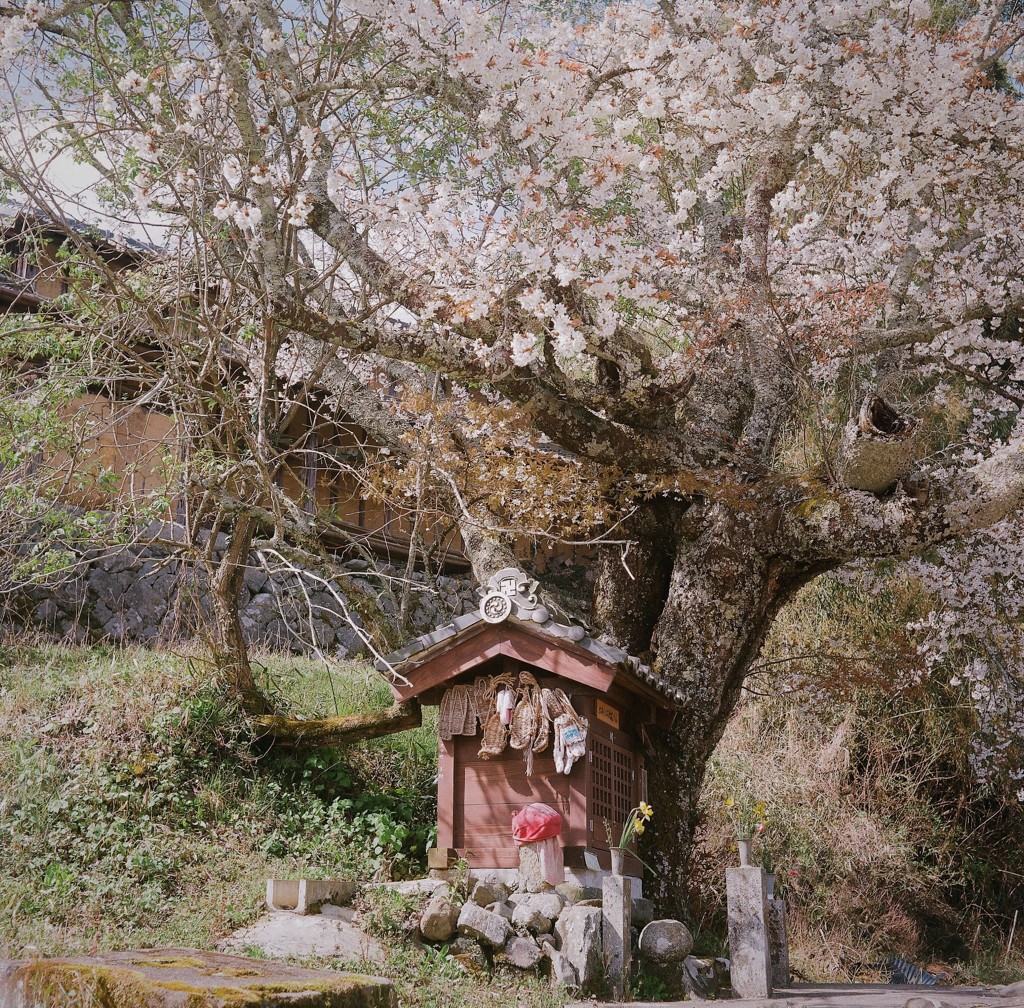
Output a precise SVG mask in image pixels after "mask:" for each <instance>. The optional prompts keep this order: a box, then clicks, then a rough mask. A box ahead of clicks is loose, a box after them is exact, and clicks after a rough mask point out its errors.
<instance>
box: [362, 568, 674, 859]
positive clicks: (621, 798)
mask: <svg viewBox="0 0 1024 1008" xmlns="http://www.w3.org/2000/svg"><path fill="white" fill-rule="evenodd" d="M536 588H537V585H536V582H531V581H530V580H529V578H527V576H526V575H524V574H523V573H522V572H521V571H518V570H515V569H508V570H505V571H500V572H499V573H498V574H496V575H495V576H494V577H493V578H491V580H490V581H489V582H488V585H487V588H486V590H485V593H484V597H483V600H482V602H481V608H480V611H478V612H473V613H469V614H467V615H465V616H461V617H459V618H458V619H456V620H454V621H453V622H452V623H450V624H447V625H445V626H442V627H439V628H438V629H437V630H435V631H433V632H432V633H430V634H424V635H423V636H422V637H418V638H416V639H415V640H414V641H411V642H410V643H409V644H408V645H406V647H404V648H403V649H401V650H400V651H398V652H396V653H395V654H393V655H389V656H388V657H387V658H385V659H382V660H380V661H378V663H377V666H378V668H379V669H381V670H382V671H383V672H384V673H385V675H387V676H388V678H389V680H390V682H391V686H392V690H393V692H394V694H395V697H396V698H397V699H399V700H408V699H411V698H414V697H415V698H417V699H419V701H420V702H421V703H424V704H427V705H435V704H436V705H442V717H441V727H440V730H439V734H440V735H441V736H442V737H440V738H439V740H438V745H439V751H438V755H439V777H438V820H437V847H436V848H435V849H434V850H432V851H431V853H430V864H431V867H436V868H443V867H447V866H448V865H449V864H451V863H452V862H453V861H454V860H455V859H457V858H465V859H466V860H467V861H468V862H469V864H470V865H471V866H473V867H476V868H499V869H500V868H515V867H516V866H517V865H518V864H519V854H518V849H517V848H516V846H515V843H514V842H513V840H512V815H513V813H514V812H517V811H518V810H519V809H521V808H522V807H523V806H524V805H527V804H530V803H533V802H542V803H544V804H546V805H550V806H551V807H552V808H554V809H555V810H556V811H558V812H559V813H560V814H561V816H562V823H563V825H562V834H561V837H560V840H561V844H562V848H563V857H564V861H565V865H566V867H567V868H570V869H591V870H595V869H604V870H607V869H608V868H610V855H609V852H608V850H609V846H610V844H609V834H610V835H611V837H612V838H613V842H614V838H617V837H618V835H619V833H620V832H621V830H622V826H623V823H624V822H625V821H626V818H627V817H628V815H629V812H630V810H631V809H633V808H635V807H636V806H637V805H638V804H639V803H640V801H641V800H645V799H646V770H645V756H646V754H647V752H648V751H649V749H650V746H649V744H648V742H647V733H646V729H647V728H648V727H649V726H651V725H658V726H661V727H668V726H669V725H670V724H671V721H672V718H673V717H674V710H675V704H676V703H677V701H678V699H679V697H678V695H677V694H676V692H675V691H674V689H673V688H672V687H670V686H669V685H668V684H666V683H665V682H663V681H662V680H661V679H660V678H659V677H658V676H656V675H655V674H654V673H653V672H651V670H650V669H648V668H646V667H645V666H643V665H642V664H640V663H639V662H637V661H636V660H635V659H632V658H630V656H628V655H627V654H626V653H625V652H623V651H621V650H619V649H617V648H612V647H609V646H608V645H605V644H603V643H601V642H600V641H596V640H593V639H592V638H590V637H589V636H588V635H587V633H586V630H585V629H584V628H583V627H580V626H575V625H570V624H562V623H558V622H556V621H555V620H553V619H551V617H550V614H549V612H548V611H547V609H546V608H545V607H544V606H543V604H542V603H540V602H539V600H538V599H537V596H536ZM495 598H504V599H506V600H507V605H506V604H500V603H498V604H493V605H491V611H488V606H489V604H490V603H492V602H493V600H494V599H495ZM488 684H496V685H501V684H512V690H513V692H516V693H517V696H516V700H517V704H518V703H527V702H530V699H531V697H533V698H536V697H537V696H538V695H547V696H548V697H557V696H559V695H560V696H561V697H563V698H564V699H566V700H567V701H568V702H569V704H570V706H571V711H572V716H569V715H566V719H567V720H566V719H562V720H563V725H564V724H568V725H569V726H570V730H571V725H572V724H573V723H576V724H579V723H582V725H583V726H584V730H583V735H584V741H583V743H582V745H581V746H580V749H579V750H578V752H579V756H578V758H577V759H575V760H573V761H572V764H571V766H570V767H569V768H568V772H566V768H565V766H564V761H561V762H562V765H561V766H560V765H559V760H558V757H557V755H556V754H557V747H556V732H555V725H557V724H558V720H557V719H553V723H552V725H551V730H550V732H549V733H548V742H547V744H545V745H544V746H543V747H541V748H539V749H538V746H536V745H535V746H533V747H532V749H533V752H532V757H531V759H530V761H529V763H528V762H527V759H526V753H525V750H524V749H522V748H516V747H515V746H514V736H515V731H516V724H515V722H514V723H513V724H512V725H510V726H509V727H508V738H507V739H506V744H505V745H504V746H503V747H501V750H500V752H495V750H496V749H497V748H498V746H494V745H491V744H490V742H489V741H488V738H489V731H490V728H492V727H493V725H488V723H487V722H488V721H489V720H490V719H492V711H491V708H490V706H488V705H489V704H491V703H492V702H493V700H494V697H495V696H496V695H497V690H496V689H494V688H489V687H488ZM517 684H518V690H517ZM533 684H535V687H534V685H533ZM452 690H465V691H468V693H469V695H470V696H472V697H474V698H477V697H479V696H480V695H481V693H482V695H484V696H485V698H486V703H484V704H481V703H480V702H479V700H476V705H477V709H476V716H475V719H474V717H473V715H472V712H470V713H469V714H467V716H466V717H465V718H464V719H463V720H462V723H461V727H460V728H458V729H457V730H455V731H452V732H450V733H449V732H446V731H445V722H446V721H448V722H451V720H452V719H451V718H445V716H444V714H445V708H444V706H443V705H444V704H446V702H447V701H446V695H449V694H450V691H452ZM559 691H560V694H559ZM473 702H474V701H472V700H471V701H470V703H471V704H472V703H473ZM556 702H557V703H559V704H561V701H556ZM543 706H544V705H543V703H542V704H541V707H542V708H543ZM519 709H520V708H519V707H518V705H517V707H516V714H517V715H518V712H519ZM559 709H563V708H561V707H559ZM495 713H496V711H495ZM455 720H456V721H458V720H459V718H458V717H457V718H456V719H455ZM446 734H449V735H450V737H447V738H446V737H443V736H444V735H446ZM542 734H543V731H542V730H541V729H540V728H538V729H537V737H538V738H539V737H540V735H542ZM519 741H520V742H521V741H522V740H521V739H520V740H519ZM531 764H532V765H531ZM627 865H628V866H629V870H630V872H631V874H635V875H638V876H639V875H640V874H641V866H640V864H639V862H636V861H635V860H632V861H631V862H627Z"/></svg>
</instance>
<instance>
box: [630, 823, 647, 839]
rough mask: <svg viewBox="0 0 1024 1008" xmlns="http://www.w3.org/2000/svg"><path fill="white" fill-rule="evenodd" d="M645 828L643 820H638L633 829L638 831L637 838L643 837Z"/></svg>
mask: <svg viewBox="0 0 1024 1008" xmlns="http://www.w3.org/2000/svg"><path fill="white" fill-rule="evenodd" d="M645 828H646V827H645V826H644V821H643V819H637V821H636V822H635V823H633V829H634V830H635V831H636V835H637V836H643V833H644V829H645Z"/></svg>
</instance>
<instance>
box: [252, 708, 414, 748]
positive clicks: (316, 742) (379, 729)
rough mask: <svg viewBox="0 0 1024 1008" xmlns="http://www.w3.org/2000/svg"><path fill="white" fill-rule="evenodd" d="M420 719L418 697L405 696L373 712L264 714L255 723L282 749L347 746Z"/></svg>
mask: <svg viewBox="0 0 1024 1008" xmlns="http://www.w3.org/2000/svg"><path fill="white" fill-rule="evenodd" d="M422 723H423V715H422V712H421V710H420V705H419V701H417V700H407V701H406V702H405V703H401V704H394V705H393V706H391V707H389V708H388V709H387V710H383V711H375V712H374V713H372V714H342V715H339V716H338V717H330V718H318V719H315V720H311V721H303V720H301V719H299V718H291V717H283V716H281V715H267V716H265V717H259V718H256V724H257V725H258V726H259V727H260V728H262V729H263V731H264V734H265V735H266V737H267V738H268V739H270V740H271V741H272V742H273V744H274V745H275V746H280V747H281V748H283V749H304V750H305V749H322V748H326V747H328V746H346V745H352V744H353V743H355V742H365V741H366V740H367V739H375V738H380V737H381V736H383V735H396V734H397V733H398V732H403V731H409V730H410V729H412V728H418V727H419V726H420V725H421V724H422Z"/></svg>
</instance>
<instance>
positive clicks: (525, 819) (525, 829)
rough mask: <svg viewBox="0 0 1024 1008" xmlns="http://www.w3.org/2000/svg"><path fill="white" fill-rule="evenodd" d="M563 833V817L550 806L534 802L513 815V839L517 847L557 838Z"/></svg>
mask: <svg viewBox="0 0 1024 1008" xmlns="http://www.w3.org/2000/svg"><path fill="white" fill-rule="evenodd" d="M561 832H562V817H561V816H560V815H559V814H558V813H557V812H556V811H555V810H554V809H553V808H552V807H551V806H550V805H542V804H540V802H534V803H533V804H532V805H526V806H524V807H523V808H521V809H520V810H519V811H518V812H513V813H512V839H513V840H515V842H516V846H517V847H521V846H522V845H523V844H524V843H536V842H537V841H538V840H548V839H550V838H551V837H557V836H558V835H559V833H561Z"/></svg>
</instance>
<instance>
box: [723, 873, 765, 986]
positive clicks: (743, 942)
mask: <svg viewBox="0 0 1024 1008" xmlns="http://www.w3.org/2000/svg"><path fill="white" fill-rule="evenodd" d="M725 887H726V893H727V896H728V901H729V961H730V964H731V976H732V989H733V990H734V991H735V992H736V994H737V996H739V997H742V998H767V997H771V996H772V960H771V948H770V944H769V938H768V897H767V892H766V890H765V873H764V870H763V869H762V868H753V867H750V868H726V870H725Z"/></svg>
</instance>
